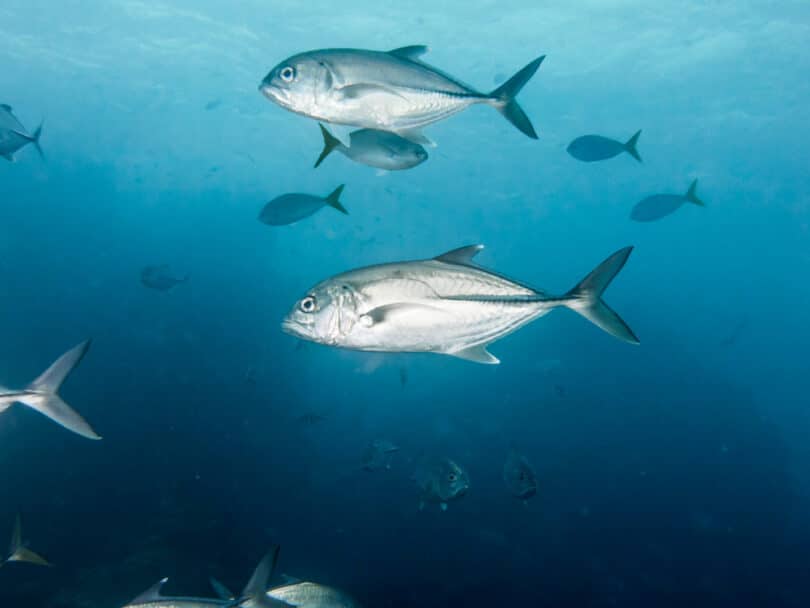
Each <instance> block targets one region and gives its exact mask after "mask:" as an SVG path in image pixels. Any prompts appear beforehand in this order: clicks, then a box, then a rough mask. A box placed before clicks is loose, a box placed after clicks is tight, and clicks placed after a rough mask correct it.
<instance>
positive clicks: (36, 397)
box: [0, 340, 101, 439]
mask: <svg viewBox="0 0 810 608" xmlns="http://www.w3.org/2000/svg"><path fill="white" fill-rule="evenodd" d="M88 348H90V340H87V341H85V342H82V343H81V344H79V345H78V346H75V347H73V348H72V349H70V350H69V351H68V352H66V353H65V354H64V355H62V356H61V357H59V358H58V359H57V360H56V361H54V362H53V363H52V364H51V366H50V367H49V368H48V369H46V370H45V371H44V372H42V374H41V375H40V376H39V377H38V378H37V379H36V380H34V381H33V382H32V383H31V384H29V385H28V386H27V387H25V388H24V389H22V390H18V391H14V390H10V389H7V388H3V387H1V386H0V414H2V413H3V412H4V411H6V410H7V409H8V408H10V407H11V405H12V404H14V403H22V404H23V405H27V406H28V407H30V408H31V409H33V410H36V411H38V412H39V413H40V414H44V415H45V416H47V417H48V418H50V419H51V420H53V421H54V422H56V423H57V424H60V425H62V426H63V427H65V428H66V429H68V430H69V431H73V432H74V433H77V434H78V435H81V436H82V437H86V438H87V439H101V437H100V436H99V435H97V434H96V432H95V431H94V430H93V429H92V428H90V425H89V424H87V422H86V421H85V420H84V418H82V417H81V416H80V415H79V414H78V413H77V412H75V411H74V410H73V409H71V407H70V406H69V405H68V404H67V403H65V402H64V401H62V399H61V398H60V397H59V395H58V391H59V387H61V386H62V383H63V382H64V381H65V378H67V377H68V376H69V375H70V372H72V371H73V370H74V369H75V367H76V366H77V365H78V364H79V362H80V361H81V360H82V357H84V355H85V353H86V352H87V349H88Z"/></svg>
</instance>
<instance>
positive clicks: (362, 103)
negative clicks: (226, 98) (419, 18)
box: [259, 45, 545, 144]
mask: <svg viewBox="0 0 810 608" xmlns="http://www.w3.org/2000/svg"><path fill="white" fill-rule="evenodd" d="M427 51H428V48H427V47H426V46H419V45H417V46H406V47H402V48H398V49H394V50H392V51H388V52H383V51H370V50H363V49H322V50H315V51H308V52H305V53H300V54H298V55H293V56H292V57H289V58H287V59H285V60H284V61H282V62H281V63H279V64H278V65H276V66H275V67H274V68H273V69H272V70H270V72H269V73H268V74H267V76H265V78H264V80H262V82H261V84H260V85H259V91H261V93H262V94H263V95H264V96H265V97H267V99H269V100H270V101H272V102H274V103H276V104H278V105H280V106H281V107H282V108H286V109H287V110H290V111H292V112H295V113H296V114H302V115H304V116H309V117H310V118H314V119H316V120H320V121H324V122H330V123H336V124H343V125H351V126H355V127H363V128H366V129H377V130H379V131H390V132H392V133H397V134H398V135H400V136H401V137H404V138H405V139H408V140H410V141H412V142H414V143H417V144H424V143H431V142H430V140H429V139H427V138H426V137H425V136H424V135H422V133H421V131H420V129H422V128H423V127H425V126H427V125H429V124H432V123H434V122H437V121H439V120H443V119H445V118H447V117H449V116H452V115H453V114H456V113H458V112H461V111H462V110H464V109H465V108H468V107H470V106H471V105H474V104H486V105H490V106H492V107H494V108H495V109H496V110H498V111H499V112H500V113H501V114H503V116H504V117H505V118H506V119H507V120H508V121H509V122H511V123H512V124H513V125H514V126H515V127H517V128H518V129H519V130H520V131H521V132H523V133H525V134H526V135H528V136H529V137H531V138H533V139H537V133H535V130H534V127H532V124H531V122H530V121H529V118H528V116H526V114H525V113H524V111H523V109H522V108H521V107H520V106H519V105H518V103H517V101H516V100H515V97H516V96H517V94H518V93H519V92H520V90H521V89H522V88H523V86H524V85H525V84H526V83H527V82H528V81H529V79H530V78H531V77H532V76H533V75H534V73H535V72H536V71H537V68H538V67H540V64H541V63H542V62H543V59H544V58H545V56H543V57H538V58H537V59H535V60H534V61H532V62H531V63H529V64H528V65H527V66H526V67H524V68H523V69H522V70H520V71H519V72H518V73H517V74H515V75H514V76H512V78H510V79H509V80H508V81H507V82H506V83H504V84H502V85H501V86H499V87H498V88H496V89H495V90H493V91H492V92H490V93H480V92H478V91H476V90H475V89H473V88H471V87H469V86H467V85H466V84H464V83H462V82H461V81H459V80H456V79H455V78H453V77H452V76H450V75H449V74H446V73H444V72H442V71H440V70H438V69H436V68H434V67H433V66H430V65H428V64H427V63H425V62H423V61H422V60H421V59H420V57H421V56H422V55H424V54H425V53H427Z"/></svg>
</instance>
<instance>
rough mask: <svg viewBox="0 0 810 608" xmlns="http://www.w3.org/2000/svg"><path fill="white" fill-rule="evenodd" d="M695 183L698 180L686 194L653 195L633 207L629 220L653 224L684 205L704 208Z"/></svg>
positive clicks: (704, 204)
mask: <svg viewBox="0 0 810 608" xmlns="http://www.w3.org/2000/svg"><path fill="white" fill-rule="evenodd" d="M697 183H698V180H694V181H693V182H692V184H691V185H690V186H689V190H687V192H686V194H653V195H652V196H648V197H646V198H645V199H643V200H641V201H640V202H638V203H637V204H636V206H635V207H633V210H632V211H631V212H630V218H631V219H633V220H635V221H637V222H654V221H655V220H660V219H661V218H662V217H666V216H667V215H669V214H670V213H674V212H675V211H677V210H678V208H680V206H681V205H683V204H684V203H693V204H695V205H697V206H698V207H705V206H706V203H704V202H703V201H702V200H700V199H699V198H698V197H697Z"/></svg>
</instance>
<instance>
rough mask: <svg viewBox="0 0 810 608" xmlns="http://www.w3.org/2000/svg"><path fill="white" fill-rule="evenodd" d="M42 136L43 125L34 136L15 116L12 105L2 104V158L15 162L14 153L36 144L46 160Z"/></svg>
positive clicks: (0, 136)
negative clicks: (40, 140) (41, 145)
mask: <svg viewBox="0 0 810 608" xmlns="http://www.w3.org/2000/svg"><path fill="white" fill-rule="evenodd" d="M41 136H42V125H39V126H38V127H37V129H36V130H35V131H34V133H33V134H29V133H28V131H27V130H26V129H25V127H24V126H22V123H21V122H20V121H19V120H17V117H16V116H14V112H13V110H12V109H11V106H10V105H7V104H4V103H3V104H0V156H2V157H3V158H5V159H6V160H8V161H11V162H14V153H15V152H16V151H17V150H19V149H20V148H22V147H24V146H27V145H28V144H34V147H35V148H36V149H37V152H39V155H40V157H42V158H44V155H43V154H42V148H41V147H40V146H39V138H40V137H41Z"/></svg>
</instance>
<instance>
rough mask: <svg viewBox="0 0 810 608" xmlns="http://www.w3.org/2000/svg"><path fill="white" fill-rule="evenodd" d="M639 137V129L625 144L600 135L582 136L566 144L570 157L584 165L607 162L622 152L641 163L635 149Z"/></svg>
mask: <svg viewBox="0 0 810 608" xmlns="http://www.w3.org/2000/svg"><path fill="white" fill-rule="evenodd" d="M640 135H641V130H640V129H639V130H638V131H636V133H635V134H634V135H633V137H631V138H630V139H628V140H627V141H626V142H625V143H622V142H620V141H616V140H615V139H610V138H608V137H602V136H601V135H583V136H582V137H577V138H576V139H575V140H574V141H572V142H571V143H570V144H568V148H567V150H568V153H569V154H570V155H571V156H573V157H574V158H576V159H577V160H581V161H583V162H586V163H592V162H595V161H599V160H607V159H609V158H613V157H614V156H618V155H619V154H621V153H622V152H627V153H628V154H629V155H630V156H632V157H633V158H635V159H636V160H637V161H638V162H641V156H639V154H638V150H637V149H636V144H637V143H638V138H639V136H640Z"/></svg>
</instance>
